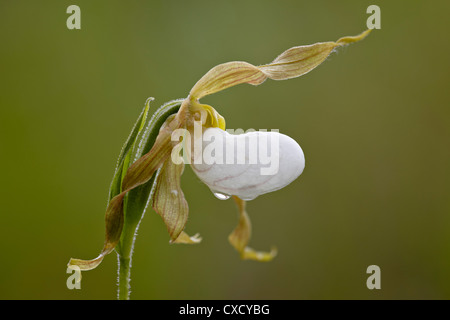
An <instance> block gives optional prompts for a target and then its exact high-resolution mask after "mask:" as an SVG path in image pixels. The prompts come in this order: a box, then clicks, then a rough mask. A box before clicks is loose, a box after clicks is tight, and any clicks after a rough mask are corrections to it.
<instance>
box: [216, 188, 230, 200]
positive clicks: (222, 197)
mask: <svg viewBox="0 0 450 320" xmlns="http://www.w3.org/2000/svg"><path fill="white" fill-rule="evenodd" d="M211 191H212V193H213V194H214V196H215V197H216V198H217V199H219V200H228V199H230V197H231V196H230V195H229V194H225V193H222V192H217V191H214V190H211Z"/></svg>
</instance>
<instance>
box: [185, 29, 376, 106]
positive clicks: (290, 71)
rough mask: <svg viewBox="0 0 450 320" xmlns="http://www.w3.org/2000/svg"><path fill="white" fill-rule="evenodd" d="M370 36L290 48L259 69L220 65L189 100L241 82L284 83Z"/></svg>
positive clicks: (238, 63) (247, 65)
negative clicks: (333, 52) (337, 49)
mask: <svg viewBox="0 0 450 320" xmlns="http://www.w3.org/2000/svg"><path fill="white" fill-rule="evenodd" d="M369 33H370V30H367V31H365V32H363V33H361V34H360V35H357V36H353V37H343V38H340V39H339V40H338V41H336V42H320V43H316V44H313V45H307V46H298V47H293V48H290V49H288V50H286V51H285V52H283V53H282V54H280V55H279V56H278V57H277V58H276V59H275V60H273V61H272V62H271V63H269V64H266V65H262V66H254V65H252V64H250V63H247V62H243V61H233V62H228V63H223V64H220V65H218V66H215V67H214V68H212V69H211V70H209V71H208V72H207V73H206V74H205V75H204V76H203V77H202V78H201V79H200V80H199V81H198V82H197V83H196V84H195V85H194V87H193V88H192V90H191V92H190V94H189V95H190V97H191V99H193V100H196V99H197V100H198V99H200V98H202V97H204V96H207V95H210V94H213V93H215V92H219V91H221V90H225V89H227V88H229V87H232V86H235V85H238V84H241V83H249V84H252V85H259V84H261V83H263V82H264V81H265V80H266V79H267V78H269V79H273V80H285V79H290V78H295V77H299V76H301V75H304V74H305V73H307V72H309V71H311V70H312V69H314V68H315V67H317V66H318V65H320V64H321V63H322V62H323V61H324V60H325V59H326V58H327V57H328V56H329V55H330V53H331V52H332V51H333V50H334V49H335V48H337V47H340V46H344V45H347V44H350V43H353V42H357V41H360V40H362V39H364V38H365V37H366V36H367V35H368V34H369Z"/></svg>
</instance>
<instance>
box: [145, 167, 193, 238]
mask: <svg viewBox="0 0 450 320" xmlns="http://www.w3.org/2000/svg"><path fill="white" fill-rule="evenodd" d="M183 169H184V164H183V163H181V164H175V163H174V162H173V161H172V159H171V158H168V159H167V160H166V161H165V162H164V164H163V166H162V168H161V170H160V172H159V175H158V178H157V181H156V189H155V193H154V195H153V198H152V201H153V203H152V205H153V208H154V209H155V211H156V212H157V213H158V214H159V215H160V216H161V218H162V219H163V221H164V223H165V224H166V226H167V230H168V232H169V235H170V239H171V241H172V242H178V243H195V242H198V241H197V240H198V238H197V237H193V238H191V237H189V236H188V235H187V234H185V233H183V230H184V227H185V226H186V222H187V219H188V214H189V206H188V203H187V201H186V199H185V198H184V194H183V190H181V181H180V178H181V174H182V173H183ZM180 236H182V238H180V239H179V241H177V240H178V238H179V237H180Z"/></svg>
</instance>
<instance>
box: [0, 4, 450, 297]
mask: <svg viewBox="0 0 450 320" xmlns="http://www.w3.org/2000/svg"><path fill="white" fill-rule="evenodd" d="M71 4H76V5H78V6H79V7H80V8H81V30H68V29H67V27H66V20H67V18H68V17H69V14H67V13H66V9H67V7H68V6H69V5H71ZM371 4H376V5H378V6H380V8H381V29H380V30H374V31H373V32H372V33H371V34H370V36H369V37H368V38H366V39H365V40H364V41H362V42H359V43H356V44H353V45H351V46H349V47H346V48H342V49H340V50H338V52H337V53H333V54H332V55H331V56H330V57H329V59H328V60H327V61H325V62H324V63H323V64H322V65H320V66H319V67H318V68H317V69H315V70H313V71H312V72H310V73H308V74H307V75H305V76H303V77H300V78H297V79H292V80H287V81H271V80H268V81H266V82H265V83H264V84H262V85H260V86H257V87H254V86H250V85H240V86H237V87H234V88H230V89H227V90H226V91H223V92H221V93H218V94H215V95H213V96H210V97H207V98H204V99H203V100H202V101H203V102H204V103H208V104H210V105H212V106H214V107H215V108H216V110H218V111H219V112H220V113H221V114H222V115H223V116H224V117H225V118H226V120H227V126H228V128H242V129H244V130H245V129H248V128H255V129H269V130H270V129H279V130H280V132H282V133H285V134H288V135H289V136H291V137H293V138H294V139H295V140H297V141H298V142H299V144H300V145H301V146H302V148H303V150H304V152H305V157H306V168H305V171H304V173H303V174H302V175H301V176H300V178H299V179H297V180H296V181H295V182H293V183H292V184H291V185H289V186H288V187H286V188H285V189H283V190H281V191H277V192H275V193H271V194H267V195H264V196H261V197H259V198H257V199H256V200H254V201H251V202H249V203H248V212H249V214H250V217H251V219H252V222H253V236H252V239H251V242H250V246H251V247H253V248H255V249H258V250H269V248H270V247H271V246H272V245H275V246H276V247H277V248H278V251H279V254H278V256H277V257H276V258H275V260H274V261H272V262H270V263H257V262H252V261H242V260H240V259H239V256H238V254H237V253H236V252H235V251H234V249H233V248H232V247H231V246H230V245H229V244H228V241H227V236H228V234H229V233H231V231H232V230H233V229H234V227H235V226H236V225H237V211H236V208H235V205H234V203H233V202H232V200H228V201H220V200H218V199H216V198H215V197H214V196H213V195H212V193H211V192H210V191H209V189H208V188H207V187H206V186H205V185H203V184H202V183H201V182H200V181H199V180H198V179H197V178H196V177H195V176H194V174H193V173H192V171H191V169H190V168H187V169H186V170H185V173H184V175H183V181H182V186H183V190H184V193H185V196H186V198H187V200H188V202H189V207H190V218H189V221H188V224H187V227H186V231H187V232H188V233H189V234H195V233H197V232H199V233H200V234H201V236H202V237H203V242H202V243H201V244H199V245H196V246H187V245H170V244H169V236H168V234H167V231H166V227H165V226H164V224H163V222H162V220H161V218H160V217H159V216H158V215H157V214H155V213H154V212H153V211H152V210H149V211H148V212H147V213H146V215H145V217H144V219H143V220H142V223H141V226H140V229H139V235H138V238H137V240H136V244H135V251H134V256H133V268H132V277H131V285H132V293H131V298H132V299H449V298H450V196H449V192H450V143H449V141H450V110H449V90H448V80H449V70H450V68H449V67H450V64H449V59H448V52H449V49H450V46H449V42H448V36H447V34H448V32H449V24H448V15H449V14H450V5H449V2H444V1H438V2H433V3H430V2H425V1H395V2H394V1H267V0H263V1H261V0H259V1H241V0H240V1H235V0H232V1H145V2H144V1H126V2H124V1H111V0H108V1H87V0H77V1H70V2H69V1H21V0H18V1H1V2H0V35H1V37H0V39H1V43H0V64H1V69H0V88H1V94H0V168H1V178H0V179H1V180H0V181H1V183H0V190H1V192H0V201H1V202H0V203H1V206H0V218H1V221H0V274H1V277H0V298H1V299H115V298H116V278H117V270H116V266H117V259H116V254H115V253H112V254H110V255H109V256H107V257H106V258H105V259H104V261H103V263H102V264H101V265H100V266H99V267H98V268H97V269H95V270H92V271H89V272H85V273H83V279H82V282H81V289H80V290H76V289H74V290H69V289H68V288H67V287H66V280H67V277H68V276H69V274H67V273H66V264H67V262H68V261H69V258H71V257H76V258H84V259H91V258H94V257H96V256H97V255H98V254H99V252H100V250H101V248H102V245H103V239H104V212H105V208H106V205H107V203H106V201H107V195H108V189H109V184H110V181H111V178H112V174H113V171H114V168H115V164H116V159H117V156H118V154H119V151H120V148H121V146H122V144H123V142H124V141H125V139H126V137H127V135H128V133H129V131H130V129H131V127H132V125H133V124H134V121H135V120H136V118H137V117H138V115H139V113H140V111H141V109H142V107H143V106H144V103H145V101H146V99H147V98H148V97H150V96H152V97H155V98H156V100H155V101H154V102H153V107H154V108H157V107H159V106H160V105H161V104H163V103H164V102H166V101H169V100H172V99H176V98H183V97H185V96H187V94H188V92H189V90H190V89H191V87H192V86H193V85H194V84H195V82H196V81H197V80H198V79H200V78H201V77H202V75H203V74H205V73H206V72H207V71H208V70H209V69H210V68H212V67H213V66H215V65H217V64H220V63H223V62H228V61H233V60H242V61H247V62H250V63H252V64H255V65H258V64H265V63H268V62H270V61H272V60H273V59H274V58H275V57H276V56H277V55H278V54H280V53H281V52H283V51H284V50H286V49H288V48H290V47H293V46H298V45H306V44H312V43H315V42H321V41H334V40H337V39H338V38H340V37H341V36H348V35H356V34H359V33H360V32H362V31H363V30H365V29H366V20H367V18H368V17H369V16H370V15H369V14H367V13H366V9H367V7H368V6H369V5H371ZM369 265H378V266H379V267H380V269H381V289H380V290H369V289H368V288H367V287H366V280H367V277H368V276H369V275H368V274H367V273H366V269H367V267H368V266H369Z"/></svg>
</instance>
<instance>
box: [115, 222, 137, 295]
mask: <svg viewBox="0 0 450 320" xmlns="http://www.w3.org/2000/svg"><path fill="white" fill-rule="evenodd" d="M130 222H131V221H126V222H125V225H124V227H123V231H122V236H121V238H120V241H119V244H118V245H117V247H116V251H117V263H118V277H117V287H118V288H117V298H118V299H119V300H129V299H130V288H131V287H130V280H131V278H130V275H131V258H132V255H133V246H134V241H135V240H136V231H137V229H138V227H139V221H133V222H131V223H130Z"/></svg>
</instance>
